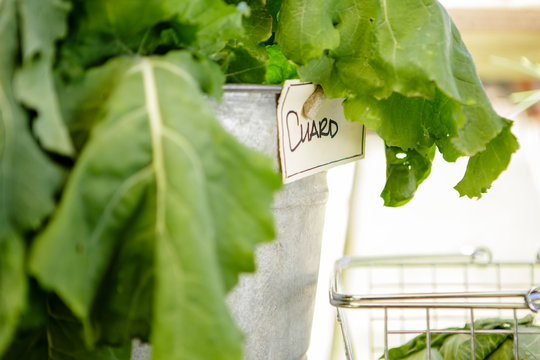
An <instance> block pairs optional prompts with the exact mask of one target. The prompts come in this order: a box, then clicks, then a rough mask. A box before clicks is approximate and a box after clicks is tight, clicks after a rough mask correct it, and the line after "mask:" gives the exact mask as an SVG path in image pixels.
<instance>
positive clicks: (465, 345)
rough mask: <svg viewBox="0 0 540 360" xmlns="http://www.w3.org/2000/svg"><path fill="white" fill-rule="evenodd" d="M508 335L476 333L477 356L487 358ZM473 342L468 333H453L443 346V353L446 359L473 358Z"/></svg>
mask: <svg viewBox="0 0 540 360" xmlns="http://www.w3.org/2000/svg"><path fill="white" fill-rule="evenodd" d="M508 337H509V335H508V334H489V335H488V334H481V335H476V336H475V339H476V348H475V358H476V359H478V360H485V359H486V358H487V357H488V356H489V355H490V354H492V353H493V352H494V351H496V350H497V349H498V348H499V346H501V344H503V343H504V342H505V341H506V339H507V338H508ZM471 342H472V339H471V336H470V335H468V334H457V335H452V336H451V337H449V338H448V339H447V340H446V341H445V342H444V344H443V345H442V346H441V355H442V356H443V357H444V358H445V359H456V360H466V359H467V360H468V359H472V356H471V351H472V350H471Z"/></svg>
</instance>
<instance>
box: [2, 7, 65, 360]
mask: <svg viewBox="0 0 540 360" xmlns="http://www.w3.org/2000/svg"><path fill="white" fill-rule="evenodd" d="M0 44H2V56H0V294H1V295H0V356H1V355H2V353H3V352H4V351H5V350H6V347H7V346H8V344H9V343H10V341H11V339H12V337H13V334H14V332H15V329H16V326H17V322H18V319H19V315H20V313H21V312H22V311H23V309H24V306H25V296H26V287H27V279H26V272H25V263H24V262H25V256H26V254H25V252H26V250H25V240H24V236H25V234H26V233H27V232H28V231H32V230H36V229H37V228H38V227H39V226H40V225H41V223H42V221H43V220H44V218H45V217H47V216H48V215H49V214H50V213H51V212H52V211H53V209H54V206H55V204H54V200H53V195H54V193H55V191H56V190H57V188H58V186H59V184H60V181H61V173H60V170H59V169H58V168H56V167H55V166H54V165H53V164H52V163H50V162H49V160H48V159H47V157H46V156H44V154H43V153H42V152H41V150H40V148H39V146H38V145H37V143H36V142H35V141H34V139H33V138H32V135H31V133H30V130H29V124H28V119H27V117H26V114H25V112H24V111H23V109H21V108H20V106H19V105H18V104H17V102H16V100H15V95H14V90H13V72H14V69H15V64H16V63H15V61H16V59H17V57H18V52H19V47H18V40H17V16H16V1H14V0H6V1H2V2H0Z"/></svg>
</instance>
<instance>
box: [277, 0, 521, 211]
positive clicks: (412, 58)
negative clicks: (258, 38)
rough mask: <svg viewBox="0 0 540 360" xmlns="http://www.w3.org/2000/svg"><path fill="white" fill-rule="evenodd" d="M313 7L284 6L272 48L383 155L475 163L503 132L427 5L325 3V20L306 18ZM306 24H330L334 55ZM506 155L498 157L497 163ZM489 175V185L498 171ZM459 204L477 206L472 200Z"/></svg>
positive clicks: (440, 18) (454, 39) (460, 48)
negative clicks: (374, 139)
mask: <svg viewBox="0 0 540 360" xmlns="http://www.w3.org/2000/svg"><path fill="white" fill-rule="evenodd" d="M320 2H321V1H317V0H312V1H309V0H306V1H305V2H303V3H302V6H296V7H295V8H294V9H293V8H288V7H287V6H285V5H286V4H287V3H284V7H283V8H282V12H281V14H280V19H281V18H283V19H284V20H286V21H284V22H282V24H281V25H280V26H281V28H280V29H279V31H278V34H279V33H280V31H281V32H283V33H287V34H288V36H289V38H288V37H285V36H282V37H278V39H277V40H278V44H280V45H281V47H282V49H283V52H284V54H285V55H286V56H287V57H289V58H291V59H293V60H294V61H295V62H297V63H298V64H303V65H304V66H302V67H300V69H299V74H300V77H301V78H302V79H303V80H305V81H312V82H314V83H317V84H320V85H321V86H322V87H323V89H324V91H325V93H326V95H327V96H328V97H332V98H335V97H343V98H345V99H346V102H345V103H344V107H345V113H346V116H347V118H348V119H349V120H351V121H358V122H361V123H364V124H365V125H366V127H368V128H369V129H372V130H374V131H377V133H378V134H379V135H380V136H381V137H382V138H383V140H384V141H385V143H386V144H387V145H389V146H395V147H399V148H401V149H403V150H406V151H408V150H415V151H419V150H421V149H422V148H425V147H429V146H431V144H433V143H435V144H437V147H438V149H439V151H441V152H442V154H443V156H444V159H445V160H447V161H455V160H456V159H457V158H458V157H460V156H469V157H472V156H475V155H477V154H479V153H480V152H482V151H484V150H486V147H487V146H488V144H490V143H491V142H492V141H494V139H495V138H496V137H497V136H499V135H501V134H502V133H503V132H504V133H506V132H508V131H507V129H506V125H505V124H506V121H507V120H506V119H503V118H501V117H500V116H498V115H497V114H496V113H495V112H494V110H493V109H492V107H491V105H490V103H489V100H488V98H487V96H486V94H485V92H484V90H483V87H482V84H481V82H480V80H479V78H478V76H477V73H476V69H475V67H474V64H473V61H472V58H471V56H470V54H469V53H468V51H467V49H466V47H465V45H464V44H463V42H462V40H461V37H460V34H459V32H458V30H457V29H456V27H455V26H454V24H453V23H452V21H451V19H450V17H449V15H448V14H447V12H446V11H445V9H444V8H443V7H442V5H440V4H439V3H438V2H437V1H436V0H427V1H424V0H414V1H401V0H368V1H364V0H335V1H330V2H328V9H327V11H325V12H322V13H318V14H316V15H313V14H312V12H313V11H314V10H313V9H314V8H319V9H320V8H321V5H320ZM313 23H317V24H320V23H322V24H335V25H332V26H333V27H332V30H336V29H337V31H338V32H339V42H338V44H337V45H338V46H329V45H326V44H325V41H324V37H323V39H322V40H321V39H320V38H319V36H318V34H317V33H316V32H313V31H311V28H310V27H309V26H310V25H311V24H313ZM291 24H295V26H296V27H291V26H292V25H291ZM305 24H307V25H305ZM328 26H330V25H328ZM290 28H294V30H295V31H289V29H290ZM327 33H328V34H331V33H332V31H331V30H328V31H327ZM311 34H316V35H317V36H311ZM334 45H335V44H334ZM302 49H310V50H309V51H307V50H305V51H304V52H305V53H306V54H307V53H308V52H309V56H308V55H305V54H303V53H302V54H301V56H299V55H298V53H299V52H302ZM299 57H302V59H299ZM306 59H308V60H310V61H308V62H306V61H305V60H306ZM501 136H502V135H501ZM514 150H515V149H513V148H511V147H503V148H501V149H498V151H500V152H501V156H502V157H503V158H505V159H509V158H510V156H511V153H512V152H513V151H514ZM422 166H423V163H422ZM496 170H497V171H493V176H491V177H490V179H491V181H493V180H494V179H495V178H496V177H497V175H498V173H499V172H500V171H502V168H501V167H498V168H496ZM419 171H421V172H422V171H423V170H421V169H419ZM388 181H389V182H392V181H393V180H392V179H391V178H390V177H389V178H388ZM397 183H399V181H397ZM487 186H488V187H489V184H488V185H487ZM391 187H392V184H390V183H387V185H386V188H387V189H388V188H391ZM483 187H486V185H485V184H484V185H483ZM467 190H468V189H467ZM398 191H399V190H398V189H396V190H395V192H398ZM409 194H410V195H411V196H412V194H414V191H410V192H409ZM463 194H464V193H462V195H463ZM465 194H466V195H467V196H478V192H476V191H472V192H466V193H465ZM405 202H406V201H403V202H402V203H405Z"/></svg>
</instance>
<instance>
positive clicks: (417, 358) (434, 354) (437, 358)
mask: <svg viewBox="0 0 540 360" xmlns="http://www.w3.org/2000/svg"><path fill="white" fill-rule="evenodd" d="M402 359H403V360H428V351H427V349H423V350H421V351H419V352H417V353H414V354H412V355H410V356H407V357H405V358H402ZM430 359H431V360H444V358H443V357H442V355H441V353H440V352H439V350H437V349H431V357H430Z"/></svg>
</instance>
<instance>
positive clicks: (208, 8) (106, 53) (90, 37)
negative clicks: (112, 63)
mask: <svg viewBox="0 0 540 360" xmlns="http://www.w3.org/2000/svg"><path fill="white" fill-rule="evenodd" d="M141 14H144V16H141ZM70 20H71V21H70V24H72V25H73V28H72V29H70V33H69V35H68V36H67V38H66V40H65V41H64V43H63V45H62V48H61V55H62V56H61V61H60V64H59V68H60V69H61V72H62V75H63V76H67V77H74V76H78V75H81V74H82V73H83V72H84V69H87V68H88V67H92V66H96V65H101V64H103V63H104V62H105V61H106V60H108V59H110V58H113V57H115V56H119V55H133V54H141V55H148V54H151V53H153V52H154V51H156V50H159V53H166V52H167V51H169V50H172V49H179V48H186V47H188V48H190V49H195V50H197V51H199V52H201V53H203V54H204V55H208V56H210V55H216V53H218V52H219V50H221V49H222V48H223V47H224V46H225V44H226V42H227V41H229V40H232V39H235V38H238V37H240V36H241V35H242V33H243V29H242V14H241V13H240V12H239V11H237V10H236V8H235V7H234V6H233V5H227V4H225V3H224V2H223V1H222V0H194V1H176V0H164V1H159V2H148V1H132V0H117V1H113V2H112V1H108V0H81V1H76V2H75V3H74V9H73V11H72V15H71V19H70Z"/></svg>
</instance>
